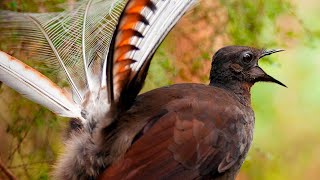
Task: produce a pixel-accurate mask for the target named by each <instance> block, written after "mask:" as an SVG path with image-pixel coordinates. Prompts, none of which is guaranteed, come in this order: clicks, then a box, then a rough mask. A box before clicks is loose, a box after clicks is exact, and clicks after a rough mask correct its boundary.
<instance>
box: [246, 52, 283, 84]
mask: <svg viewBox="0 0 320 180" xmlns="http://www.w3.org/2000/svg"><path fill="white" fill-rule="evenodd" d="M281 51H284V50H283V49H271V50H263V51H262V53H261V55H260V57H259V59H261V58H263V57H265V56H269V55H271V54H274V53H277V52H281ZM251 75H252V77H253V79H254V82H258V81H264V82H273V83H276V84H279V85H281V86H284V87H287V86H286V85H284V84H283V83H282V82H280V81H278V80H276V79H275V78H273V77H272V76H269V75H268V74H267V73H265V72H264V71H263V70H262V69H261V68H260V67H259V66H255V67H253V68H252V71H251Z"/></svg>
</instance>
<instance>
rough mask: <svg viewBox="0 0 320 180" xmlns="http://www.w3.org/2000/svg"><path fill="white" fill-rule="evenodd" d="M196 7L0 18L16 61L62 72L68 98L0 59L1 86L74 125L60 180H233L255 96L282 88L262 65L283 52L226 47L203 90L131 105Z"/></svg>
mask: <svg viewBox="0 0 320 180" xmlns="http://www.w3.org/2000/svg"><path fill="white" fill-rule="evenodd" d="M195 2H196V0H174V1H171V0H152V1H151V0H104V1H99V0H87V1H86V0H84V1H81V2H80V3H78V4H77V5H76V7H75V8H74V9H73V10H70V11H64V12H59V13H52V14H51V13H50V14H49V15H48V14H46V13H44V14H41V13H40V14H33V13H27V14H20V13H13V12H7V11H5V12H1V11H0V25H1V24H2V26H1V27H3V29H1V31H4V32H5V34H6V35H10V34H11V35H12V37H11V38H13V39H16V38H18V39H19V40H21V41H22V42H24V45H23V46H19V45H18V46H17V48H16V49H17V50H19V48H20V51H23V52H24V51H26V50H28V52H29V53H28V54H29V56H28V54H25V53H23V56H22V57H18V58H23V59H22V60H28V58H30V59H34V60H36V61H38V62H41V64H46V65H47V66H45V67H46V68H52V70H54V71H56V70H60V73H61V74H62V75H65V80H66V82H68V83H69V85H70V89H72V91H66V90H65V89H62V88H61V87H59V86H58V85H57V84H56V83H54V82H52V81H51V80H50V79H49V78H47V77H45V76H44V75H43V74H41V73H40V72H38V71H37V70H35V69H33V68H32V67H30V66H28V65H26V64H24V63H23V62H21V61H20V60H18V59H16V58H14V57H12V56H10V55H8V54H7V53H4V52H1V51H0V81H2V82H4V84H6V85H8V86H10V87H12V88H13V89H15V90H17V91H18V92H20V93H21V94H22V95H24V96H26V97H27V98H29V99H31V100H33V101H35V102H37V103H39V104H41V105H43V106H45V107H47V108H48V109H50V110H51V111H52V112H54V113H56V114H57V115H60V116H65V117H70V118H72V120H71V121H70V129H69V131H68V136H67V140H66V142H65V145H66V147H65V152H64V153H63V154H62V155H61V156H60V158H59V160H58V163H57V165H56V168H55V172H54V176H55V178H56V179H66V180H68V179H70V180H73V179H96V178H97V177H100V179H181V178H186V179H197V178H203V179H219V178H221V179H234V178H235V176H236V174H237V172H238V171H239V168H240V166H241V164H242V163H243V161H244V159H245V156H246V154H247V152H248V150H249V147H250V144H251V141H252V134H253V127H254V113H253V111H252V108H251V106H250V88H251V86H252V85H253V84H254V83H256V82H258V81H267V82H275V83H278V84H280V85H283V84H282V83H281V82H279V81H277V80H275V79H274V78H272V77H271V76H269V75H267V74H266V73H265V72H264V71H263V70H262V69H261V68H260V67H259V66H258V60H259V59H260V58H262V57H264V56H266V55H270V54H272V53H275V52H279V51H282V50H270V51H266V50H261V49H255V48H250V47H243V46H229V47H225V48H222V49H220V50H219V51H218V52H217V53H216V54H215V55H214V57H213V61H212V69H211V74H210V85H209V86H207V85H201V84H179V85H173V86H169V87H163V88H159V89H156V90H153V91H150V92H147V93H145V94H142V95H139V96H137V95H138V93H139V91H140V90H141V88H142V86H143V83H144V80H145V78H146V75H147V72H148V68H149V65H150V61H151V59H152V56H153V54H154V52H155V51H156V49H157V47H158V46H159V45H160V43H161V42H162V40H163V39H164V38H165V36H166V35H167V33H168V32H169V31H170V30H171V28H173V26H174V25H175V24H176V22H177V21H178V20H179V19H180V17H181V16H182V15H183V14H184V13H185V12H186V11H187V10H188V9H189V8H190V7H191V6H192V5H194V3H195ZM8 38H9V37H8ZM13 42H15V41H13ZM34 47H38V48H34ZM21 48H22V49H21ZM25 58H27V59H25ZM283 86H284V85H283ZM101 173H102V174H101ZM99 175H100V176H99Z"/></svg>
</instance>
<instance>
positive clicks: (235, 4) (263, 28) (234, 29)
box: [221, 0, 292, 47]
mask: <svg viewBox="0 0 320 180" xmlns="http://www.w3.org/2000/svg"><path fill="white" fill-rule="evenodd" d="M221 3H222V4H223V5H225V7H226V8H227V11H228V18H229V19H228V22H229V23H228V32H229V35H230V37H231V38H232V41H233V43H234V44H243V45H251V46H265V47H270V46H274V45H275V42H276V40H275V39H274V38H272V37H273V36H275V35H276V33H277V29H276V26H274V24H275V22H276V20H277V18H278V17H279V16H281V15H282V14H284V13H289V12H288V11H289V10H292V7H291V3H290V2H289V1H287V0H270V1H265V0H243V1H238V0H230V1H224V0H221Z"/></svg>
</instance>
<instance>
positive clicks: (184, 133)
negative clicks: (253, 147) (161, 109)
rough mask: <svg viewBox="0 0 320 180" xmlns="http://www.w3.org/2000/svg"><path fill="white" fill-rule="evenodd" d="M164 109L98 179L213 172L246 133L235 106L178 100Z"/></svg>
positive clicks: (229, 161)
mask: <svg viewBox="0 0 320 180" xmlns="http://www.w3.org/2000/svg"><path fill="white" fill-rule="evenodd" d="M211 107H214V108H213V109H212V108H211ZM221 108H222V109H221ZM168 109H170V110H169V112H168V113H167V114H165V115H164V116H162V117H161V118H160V119H159V120H157V122H156V123H155V124H154V125H153V126H152V127H151V128H150V129H149V130H147V131H146V132H145V133H143V135H142V136H141V137H140V138H139V139H138V140H137V141H136V142H134V143H133V145H132V146H131V148H130V149H129V150H128V152H127V153H126V154H125V156H124V158H123V159H122V160H120V161H119V162H116V163H115V164H113V165H112V166H111V167H109V168H108V169H107V170H106V171H105V172H104V173H103V175H102V176H101V179H135V178H137V177H139V178H140V179H154V178H160V179H183V178H188V179H195V178H197V177H200V176H209V177H215V176H219V175H221V173H223V172H225V171H227V170H228V169H230V168H231V167H232V166H233V165H234V164H235V163H236V162H237V161H238V159H239V157H240V155H242V153H244V148H245V147H246V146H247V145H248V139H247V138H248V137H247V134H246V133H245V132H244V131H243V129H244V128H243V126H244V122H243V121H240V119H242V118H243V117H241V113H235V111H237V110H238V109H237V108H236V107H235V108H232V107H231V108H230V107H229V108H226V107H217V106H215V105H214V104H213V103H212V102H211V103H210V102H199V103H198V102H192V103H190V101H183V102H182V101H178V102H177V104H176V105H172V106H171V105H170V108H168Z"/></svg>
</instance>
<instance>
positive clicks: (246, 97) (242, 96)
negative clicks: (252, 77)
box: [210, 81, 253, 106]
mask: <svg viewBox="0 0 320 180" xmlns="http://www.w3.org/2000/svg"><path fill="white" fill-rule="evenodd" d="M210 85H211V86H215V87H219V88H223V89H225V90H228V91H229V92H231V93H232V94H234V95H235V96H236V98H237V99H238V100H239V102H240V103H241V104H243V105H245V106H251V93H250V90H251V87H252V85H253V84H252V83H248V82H236V81H235V82H232V83H224V84H222V83H215V82H211V83H210Z"/></svg>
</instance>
